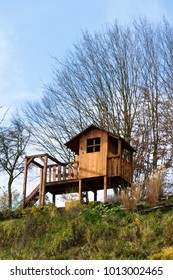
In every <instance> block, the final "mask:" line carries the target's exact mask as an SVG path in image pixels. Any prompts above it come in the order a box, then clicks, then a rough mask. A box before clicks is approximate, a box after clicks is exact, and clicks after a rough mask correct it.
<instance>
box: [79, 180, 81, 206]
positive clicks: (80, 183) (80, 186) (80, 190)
mask: <svg viewBox="0 0 173 280" xmlns="http://www.w3.org/2000/svg"><path fill="white" fill-rule="evenodd" d="M79 202H80V203H82V180H81V179H80V180H79Z"/></svg>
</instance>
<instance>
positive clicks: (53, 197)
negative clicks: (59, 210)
mask: <svg viewBox="0 0 173 280" xmlns="http://www.w3.org/2000/svg"><path fill="white" fill-rule="evenodd" d="M55 198H56V195H55V194H53V195H52V204H53V205H54V206H55Z"/></svg>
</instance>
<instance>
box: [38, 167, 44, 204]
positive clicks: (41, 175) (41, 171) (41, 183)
mask: <svg viewBox="0 0 173 280" xmlns="http://www.w3.org/2000/svg"><path fill="white" fill-rule="evenodd" d="M42 186H43V169H40V193H39V206H40V207H41V203H42V201H41V199H42Z"/></svg>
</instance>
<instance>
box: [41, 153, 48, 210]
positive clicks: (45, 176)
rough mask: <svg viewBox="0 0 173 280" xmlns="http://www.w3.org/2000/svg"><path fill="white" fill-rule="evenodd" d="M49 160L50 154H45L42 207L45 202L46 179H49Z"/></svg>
mask: <svg viewBox="0 0 173 280" xmlns="http://www.w3.org/2000/svg"><path fill="white" fill-rule="evenodd" d="M47 162H48V155H45V158H44V167H43V183H42V190H41V207H42V206H44V203H45V194H46V180H47Z"/></svg>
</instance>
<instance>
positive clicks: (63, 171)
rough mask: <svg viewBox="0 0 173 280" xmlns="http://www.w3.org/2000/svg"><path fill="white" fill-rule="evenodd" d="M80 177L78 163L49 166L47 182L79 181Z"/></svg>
mask: <svg viewBox="0 0 173 280" xmlns="http://www.w3.org/2000/svg"><path fill="white" fill-rule="evenodd" d="M78 176H79V162H78V161H74V162H68V163H62V164H52V165H48V166H47V182H57V181H66V180H75V179H78Z"/></svg>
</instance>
